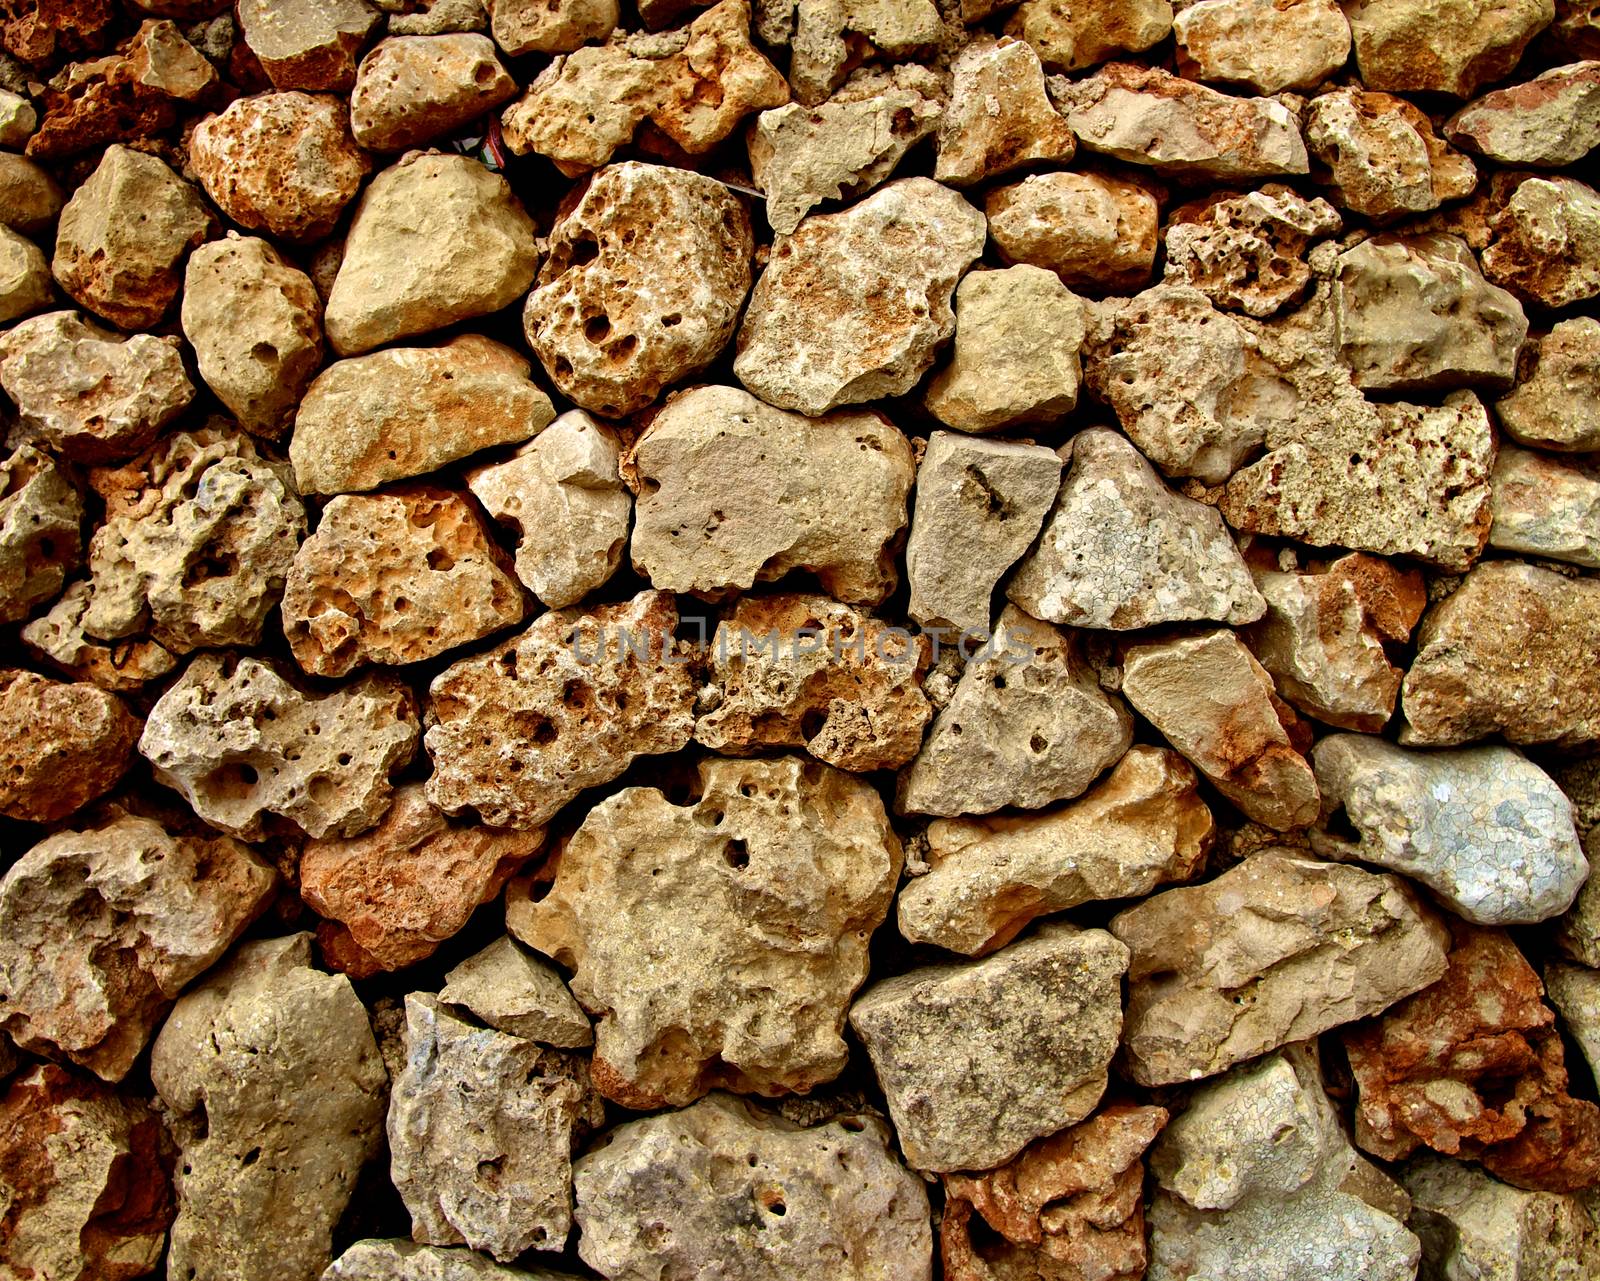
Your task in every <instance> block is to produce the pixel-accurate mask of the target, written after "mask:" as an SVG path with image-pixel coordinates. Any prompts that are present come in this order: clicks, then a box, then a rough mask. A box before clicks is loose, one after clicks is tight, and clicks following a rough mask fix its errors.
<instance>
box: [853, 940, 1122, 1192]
mask: <svg viewBox="0 0 1600 1281" xmlns="http://www.w3.org/2000/svg"><path fill="white" fill-rule="evenodd" d="M1127 967H1128V950H1127V948H1125V947H1124V946H1123V945H1122V944H1121V943H1119V942H1118V941H1117V940H1116V939H1114V938H1112V937H1111V935H1109V934H1107V933H1106V932H1105V931H1104V930H1080V929H1077V928H1075V927H1073V926H1070V925H1045V926H1041V927H1040V928H1039V929H1038V930H1037V931H1036V932H1035V933H1033V934H1032V935H1030V936H1029V937H1028V938H1026V939H1023V940H1022V941H1021V942H1018V943H1013V944H1012V945H1011V946H1010V947H1007V948H1002V949H1001V950H1000V951H998V952H996V953H994V954H993V955H992V956H987V957H985V958H984V959H983V960H981V961H974V962H971V963H968V964H961V965H934V966H926V967H924V968H922V969H916V970H912V971H910V972H909V973H907V974H900V975H896V976H895V977H893V978H888V979H884V980H882V981H881V982H879V983H876V984H874V985H873V986H872V987H870V988H868V989H867V991H866V992H865V993H864V994H863V995H862V997H861V999H860V1000H858V1001H857V1002H856V1003H855V1005H854V1006H853V1007H852V1008H851V1010H850V1025H851V1027H853V1028H854V1029H855V1032H856V1035H857V1036H859V1037H860V1038H861V1041H862V1044H863V1045H865V1046H866V1050H867V1055H868V1057H869V1058H870V1059H871V1060H872V1067H873V1071H874V1072H875V1073H876V1074H877V1078H878V1084H879V1085H880V1086H881V1087H882V1088H883V1092H884V1095H885V1096H886V1097H887V1099H888V1101H889V1113H890V1115H891V1116H892V1117H893V1118H894V1123H895V1130H896V1133H897V1134H898V1136H899V1139H900V1147H901V1150H902V1151H903V1152H904V1153H905V1154H906V1160H907V1161H908V1162H909V1163H910V1164H911V1165H912V1166H914V1167H915V1168H917V1169H920V1170H936V1171H947V1170H986V1169H991V1168H993V1167H994V1166H997V1165H1000V1164H1001V1163H1003V1162H1006V1161H1009V1160H1011V1159H1012V1158H1013V1157H1015V1156H1016V1155H1017V1154H1018V1153H1019V1152H1021V1151H1022V1149H1023V1148H1024V1147H1026V1146H1027V1145H1028V1144H1029V1143H1031V1142H1032V1141H1033V1140H1034V1139H1037V1138H1040V1137H1042V1136H1044V1135H1047V1134H1054V1133H1055V1132H1056V1131H1058V1130H1060V1129H1063V1128H1064V1127H1066V1126H1069V1125H1074V1124H1076V1123H1077V1122H1079V1121H1082V1120H1083V1119H1084V1118H1085V1117H1087V1116H1088V1115H1089V1114H1090V1113H1091V1112H1092V1111H1093V1110H1094V1107H1095V1104H1097V1103H1098V1102H1099V1101H1100V1096H1101V1094H1102V1093H1103V1092H1104V1090H1105V1088H1106V1080H1107V1072H1106V1069H1107V1066H1108V1065H1109V1064H1110V1062H1111V1056H1112V1055H1113V1054H1114V1053H1115V1052H1116V1048H1117V1038H1118V1036H1119V1035H1120V1033H1121V1031H1122V1008H1121V983H1122V975H1123V972H1124V971H1125V970H1126V969H1127Z"/></svg>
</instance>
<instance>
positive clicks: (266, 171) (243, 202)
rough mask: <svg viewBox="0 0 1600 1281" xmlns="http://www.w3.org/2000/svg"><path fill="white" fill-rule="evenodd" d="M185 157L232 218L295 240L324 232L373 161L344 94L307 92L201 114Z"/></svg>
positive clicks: (299, 241) (253, 100)
mask: <svg viewBox="0 0 1600 1281" xmlns="http://www.w3.org/2000/svg"><path fill="white" fill-rule="evenodd" d="M189 163H190V165H191V166H192V167H193V169H194V173H195V176H196V177H197V178H199V179H200V183H201V185H202V186H204V187H205V189H206V194H207V195H208V196H210V197H211V199H212V200H214V201H216V204H217V208H219V209H221V210H222V212H223V213H225V214H227V215H228V217H229V218H231V219H233V221H234V222H236V223H238V224H239V225H240V226H241V227H247V228H249V229H250V230H252V231H265V232H267V233H268V234H270V235H273V236H277V237H280V238H281V239H284V240H288V241H291V242H293V243H296V244H305V243H309V242H313V241H317V240H321V239H323V238H324V237H325V236H327V235H328V233H330V232H331V231H332V230H333V228H334V224H335V223H337V222H338V221H339V217H340V215H342V214H343V213H344V210H345V206H346V205H348V204H349V203H350V202H351V201H352V200H354V199H355V196H356V192H357V191H359V190H360V189H361V183H362V180H363V179H364V178H365V177H366V176H367V173H368V172H369V171H370V169H371V168H372V162H371V160H370V159H368V157H367V153H366V152H364V151H363V150H361V148H360V147H358V146H357V145H356V141H355V139H354V138H353V137H352V136H351V133H350V113H349V111H348V110H347V109H346V107H345V103H344V100H343V99H341V98H336V97H333V96H331V95H329V94H309V93H264V94H259V95H257V96H256V97H253V98H241V99H239V101H237V102H235V103H233V104H232V105H231V106H229V108H228V109H227V110H226V111H224V112H222V113H221V114H220V115H216V116H207V117H206V118H205V119H204V120H202V121H201V122H200V123H199V124H198V125H196V126H195V129H194V133H193V135H192V136H191V138H190V142H189Z"/></svg>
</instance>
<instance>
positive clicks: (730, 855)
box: [722, 837, 750, 872]
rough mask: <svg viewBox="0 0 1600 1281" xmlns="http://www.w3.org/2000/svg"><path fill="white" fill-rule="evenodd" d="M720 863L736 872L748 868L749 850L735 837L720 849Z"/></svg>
mask: <svg viewBox="0 0 1600 1281" xmlns="http://www.w3.org/2000/svg"><path fill="white" fill-rule="evenodd" d="M722 861H723V862H724V863H726V864H727V865H728V866H729V867H731V868H732V869H733V870H734V871H736V872H742V871H744V869H745V868H747V867H749V866H750V848H749V846H747V845H746V844H745V843H744V842H743V841H741V840H739V839H738V838H737V837H735V838H734V839H733V840H731V841H729V842H728V843H727V844H726V845H724V846H723V847H722Z"/></svg>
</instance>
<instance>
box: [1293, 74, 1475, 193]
mask: <svg viewBox="0 0 1600 1281" xmlns="http://www.w3.org/2000/svg"><path fill="white" fill-rule="evenodd" d="M1305 138H1306V145H1307V146H1308V147H1309V148H1310V149H1311V155H1312V158H1313V159H1314V160H1316V161H1317V162H1318V164H1319V165H1323V166H1326V173H1325V175H1324V174H1322V173H1321V172H1320V171H1319V175H1318V180H1319V181H1321V182H1324V183H1325V184H1326V185H1327V187H1328V193H1329V195H1330V196H1332V198H1333V200H1334V202H1335V203H1336V204H1338V205H1340V206H1341V207H1342V208H1345V209H1348V210H1350V211H1351V212H1352V213H1358V214H1363V215H1365V216H1366V217H1368V218H1373V219H1375V220H1377V221H1379V222H1385V221H1390V220H1392V219H1394V218H1398V217H1402V216H1404V215H1406V214H1412V213H1426V212H1427V211H1428V210H1430V209H1437V208H1438V207H1439V205H1440V204H1441V203H1443V202H1444V201H1446V200H1458V199H1460V198H1462V197H1463V196H1467V195H1470V194H1471V192H1472V189H1473V187H1474V186H1476V185H1477V181H1478V171H1477V167H1476V166H1475V165H1474V164H1473V163H1472V161H1471V160H1469V159H1468V158H1467V157H1466V156H1464V155H1462V154H1461V153H1460V152H1458V151H1456V150H1455V149H1454V148H1453V147H1451V146H1449V145H1447V144H1446V143H1445V141H1444V140H1443V139H1442V138H1440V137H1439V136H1438V135H1437V134H1436V133H1435V132H1434V129H1433V122H1432V121H1431V120H1429V119H1428V117H1427V116H1426V115H1425V114H1424V113H1423V112H1422V111H1421V110H1420V109H1419V108H1418V107H1416V106H1414V105H1413V104H1412V103H1410V102H1407V101H1406V100H1405V99H1404V98H1397V97H1395V96H1394V95H1392V94H1387V93H1367V92H1365V91H1364V90H1362V89H1359V88H1355V87H1350V88H1338V89H1330V90H1329V91H1328V92H1326V93H1323V94H1319V95H1318V96H1317V97H1316V98H1314V99H1312V101H1311V105H1310V107H1309V108H1308V110H1307V112H1306V126H1305Z"/></svg>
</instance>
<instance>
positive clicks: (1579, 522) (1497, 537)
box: [1489, 445, 1600, 569]
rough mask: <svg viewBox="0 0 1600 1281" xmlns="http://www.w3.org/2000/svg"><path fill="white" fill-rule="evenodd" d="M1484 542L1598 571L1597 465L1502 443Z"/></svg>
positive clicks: (1599, 497)
mask: <svg viewBox="0 0 1600 1281" xmlns="http://www.w3.org/2000/svg"><path fill="white" fill-rule="evenodd" d="M1491 479H1492V482H1493V484H1494V496H1493V499H1492V501H1491V503H1490V508H1489V510H1490V513H1491V515H1492V517H1493V521H1494V523H1493V524H1492V525H1490V527H1489V546H1491V547H1498V548H1499V549H1500V550H1502V551H1508V552H1521V553H1524V554H1525V555H1529V556H1544V557H1548V558H1549V559H1551V560H1564V561H1570V562H1571V563H1572V564H1574V565H1582V566H1583V567H1584V568H1585V569H1600V468H1597V467H1596V466H1595V465H1594V464H1592V463H1584V462H1579V461H1577V460H1570V461H1569V460H1565V459H1560V458H1550V457H1548V456H1546V455H1544V454H1536V453H1534V452H1533V451H1532V450H1531V449H1517V448H1515V447H1514V446H1511V445H1503V446H1501V448H1500V452H1499V453H1498V454H1497V455H1496V456H1495V460H1494V474H1493V476H1492V478H1491Z"/></svg>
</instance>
